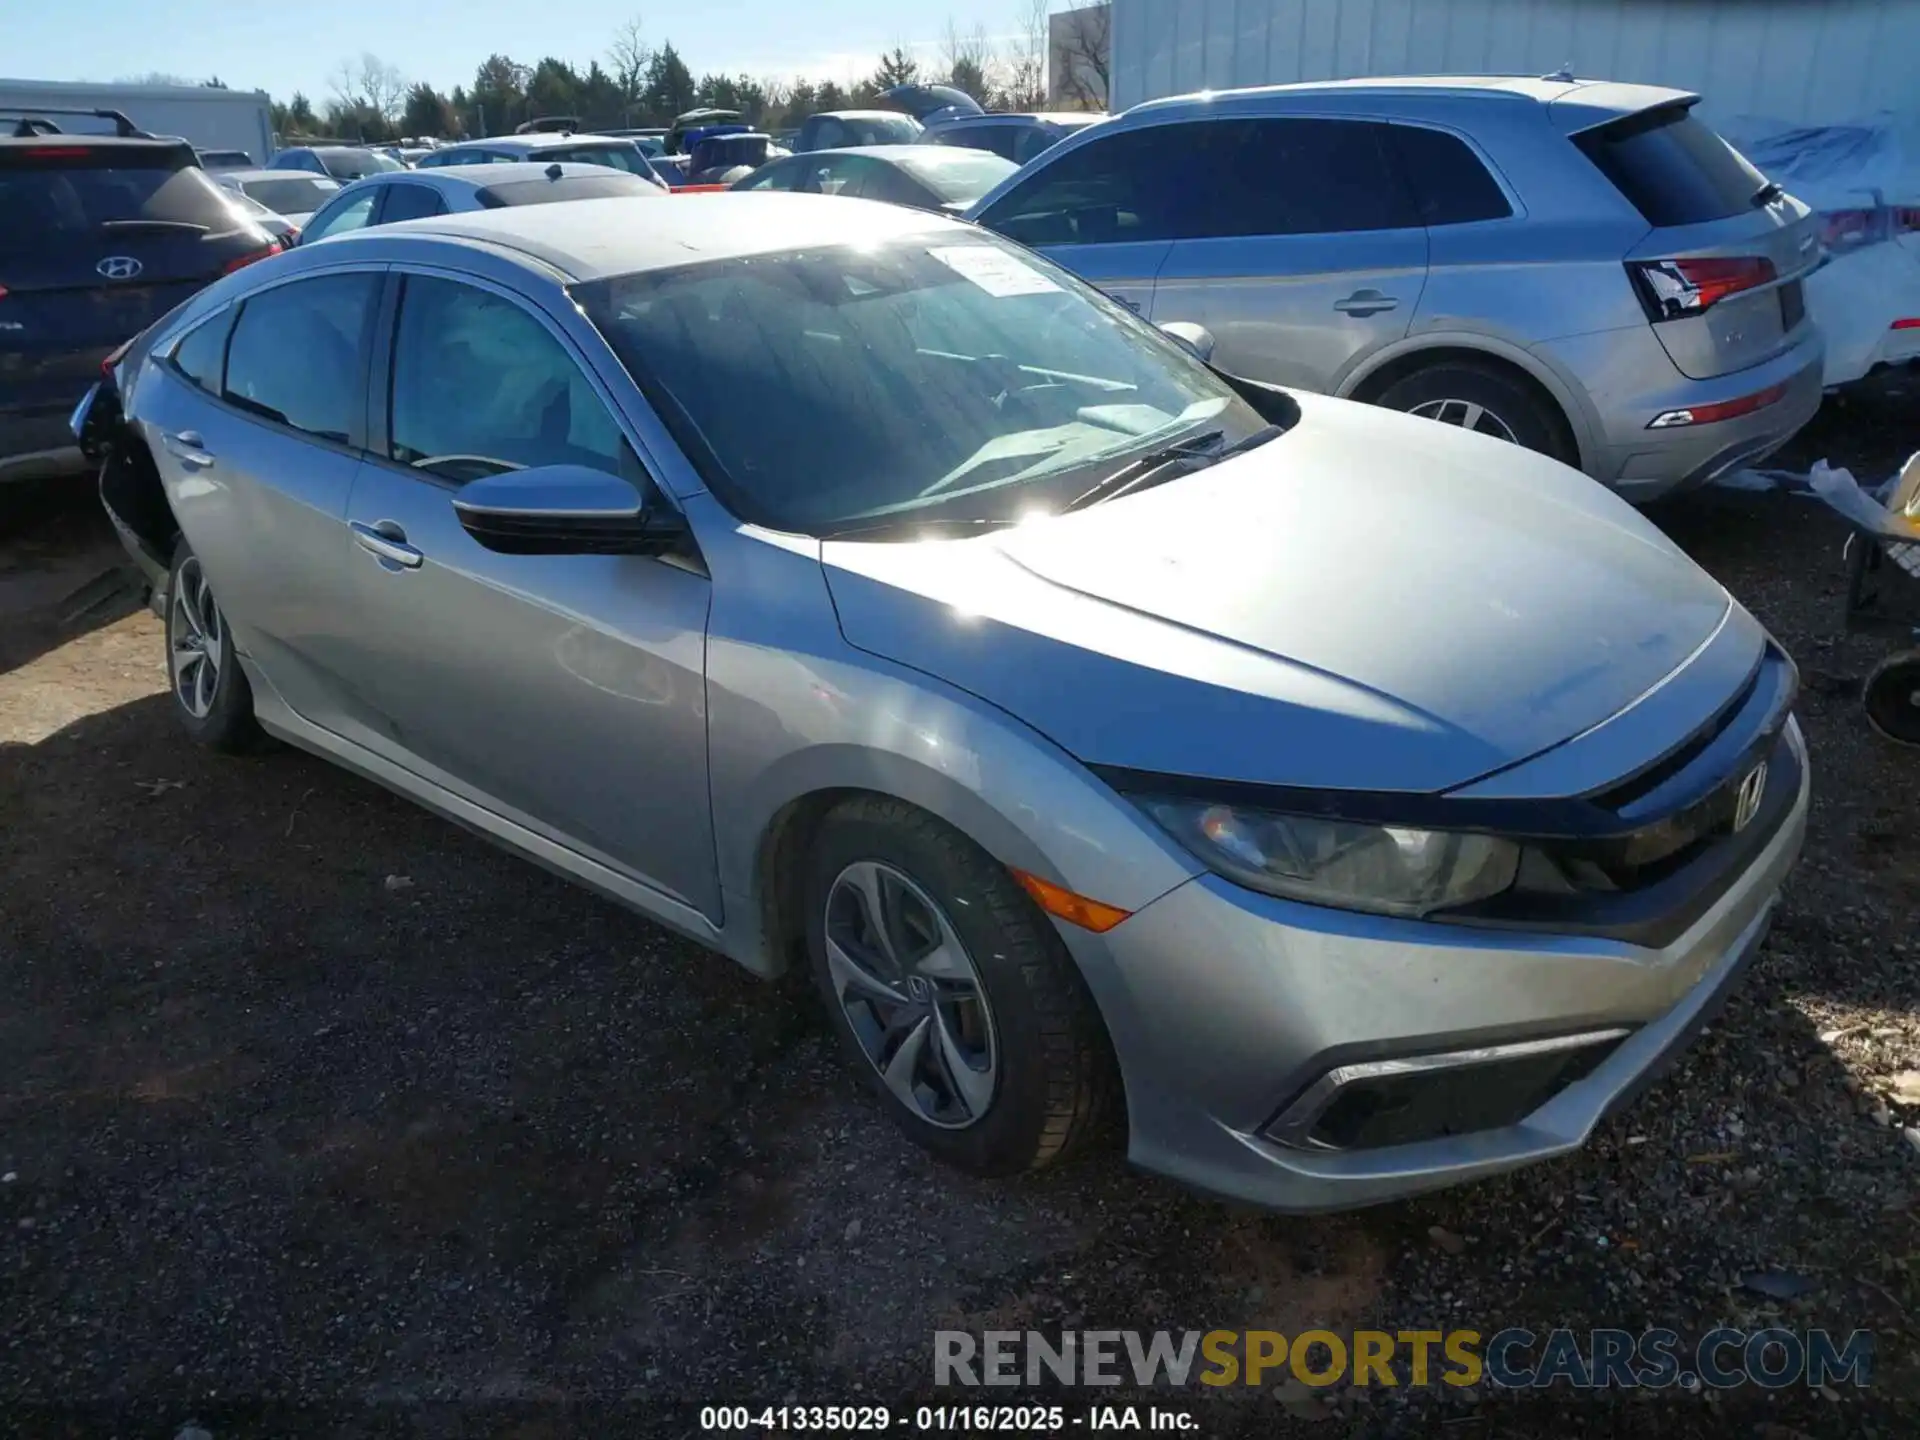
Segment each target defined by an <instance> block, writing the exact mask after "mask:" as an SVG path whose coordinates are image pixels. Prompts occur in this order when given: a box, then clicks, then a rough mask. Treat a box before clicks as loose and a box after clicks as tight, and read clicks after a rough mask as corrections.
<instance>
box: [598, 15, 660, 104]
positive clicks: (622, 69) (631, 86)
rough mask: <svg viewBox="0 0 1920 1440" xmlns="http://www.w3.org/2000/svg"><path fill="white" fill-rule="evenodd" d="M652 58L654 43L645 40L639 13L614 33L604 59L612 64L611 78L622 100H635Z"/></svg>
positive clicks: (643, 86)
mask: <svg viewBox="0 0 1920 1440" xmlns="http://www.w3.org/2000/svg"><path fill="white" fill-rule="evenodd" d="M652 59H653V46H651V45H649V44H648V43H647V37H646V31H645V30H644V29H643V28H642V26H641V24H640V17H639V16H638V15H635V16H633V17H632V18H631V19H629V20H627V21H626V23H625V24H623V25H621V26H620V28H619V29H618V30H615V31H614V32H613V43H612V44H610V45H609V46H608V47H607V60H608V63H609V64H610V65H611V66H612V67H613V78H614V80H615V81H616V82H617V83H618V84H619V86H620V96H621V98H622V99H623V100H627V101H629V102H630V101H632V100H634V99H635V98H636V97H637V96H638V95H639V94H640V92H641V90H642V89H644V88H645V87H646V81H647V62H648V61H650V60H652Z"/></svg>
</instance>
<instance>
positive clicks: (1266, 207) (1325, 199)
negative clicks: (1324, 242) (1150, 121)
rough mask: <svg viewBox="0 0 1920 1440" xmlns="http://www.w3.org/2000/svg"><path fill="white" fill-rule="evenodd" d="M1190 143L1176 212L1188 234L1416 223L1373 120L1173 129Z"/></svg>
mask: <svg viewBox="0 0 1920 1440" xmlns="http://www.w3.org/2000/svg"><path fill="white" fill-rule="evenodd" d="M1168 128H1169V129H1170V130H1177V131H1179V132H1181V133H1182V134H1183V135H1184V136H1185V138H1186V141H1187V144H1186V146H1185V149H1186V151H1187V157H1186V163H1185V164H1184V165H1182V166H1181V167H1179V169H1178V170H1177V171H1176V172H1175V173H1174V174H1173V175H1172V176H1171V177H1170V179H1169V185H1170V188H1171V189H1172V191H1173V195H1172V203H1171V206H1170V213H1171V214H1172V215H1173V216H1175V217H1176V223H1177V224H1178V225H1179V227H1180V229H1181V231H1182V234H1183V236H1184V237H1187V238H1203V237H1204V238H1214V237H1225V236H1251V235H1324V234H1335V233H1339V232H1342V231H1356V230H1397V229H1402V228H1405V227H1408V226H1416V225H1418V224H1419V223H1420V220H1419V218H1418V216H1417V214H1416V213H1415V208H1414V204H1413V200H1412V197H1411V196H1410V195H1409V194H1408V192H1407V189H1406V187H1405V186H1404V185H1403V184H1402V183H1401V181H1400V178H1399V176H1398V174H1397V173H1396V172H1395V170H1394V167H1393V163H1392V161H1391V160H1390V159H1389V158H1388V150H1387V145H1388V137H1389V132H1390V129H1391V127H1389V126H1387V125H1383V124H1379V123H1377V122H1373V121H1360V120H1319V119H1274V120H1217V121H1203V122H1201V123H1199V124H1193V125H1180V126H1170V127H1168Z"/></svg>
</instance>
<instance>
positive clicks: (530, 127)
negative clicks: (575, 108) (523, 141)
mask: <svg viewBox="0 0 1920 1440" xmlns="http://www.w3.org/2000/svg"><path fill="white" fill-rule="evenodd" d="M579 129H580V117H579V116H578V115H539V116H535V117H534V118H533V119H531V120H528V121H526V122H525V123H524V124H520V125H516V126H514V127H513V133H514V134H516V135H555V134H559V135H572V134H575V133H577V132H578V131H579Z"/></svg>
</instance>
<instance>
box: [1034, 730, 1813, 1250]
mask: <svg viewBox="0 0 1920 1440" xmlns="http://www.w3.org/2000/svg"><path fill="white" fill-rule="evenodd" d="M1795 733H1796V738H1795V740H1794V742H1793V743H1795V744H1796V745H1798V744H1799V743H1800V742H1799V741H1798V739H1797V731H1796V732H1795ZM1808 794H1809V779H1808V771H1807V767H1806V766H1805V763H1804V758H1803V760H1802V765H1801V778H1800V785H1799V790H1798V794H1797V795H1796V796H1795V798H1794V801H1793V804H1792V807H1791V809H1790V811H1789V812H1788V815H1787V818H1786V819H1785V820H1784V821H1783V822H1782V823H1781V824H1780V826H1779V828H1778V829H1777V830H1776V831H1775V833H1774V834H1773V836H1772V837H1771V838H1770V839H1769V841H1768V842H1767V844H1766V846H1765V848H1764V849H1762V850H1761V851H1760V853H1759V854H1758V855H1757V856H1756V857H1755V858H1754V860H1753V861H1752V863H1751V864H1750V865H1749V866H1748V868H1747V870H1746V872H1745V874H1743V875H1742V876H1741V877H1740V879H1739V880H1737V881H1736V882H1735V883H1734V884H1733V885H1732V886H1731V887H1730V888H1729V889H1728V890H1727V891H1726V892H1725V893H1724V894H1723V895H1721V897H1720V899H1719V900H1718V901H1717V902H1716V903H1715V904H1714V905H1713V906H1712V907H1711V908H1710V909H1709V910H1708V911H1707V912H1706V913H1705V914H1703V915H1701V916H1700V918H1699V919H1698V920H1696V921H1695V922H1694V923H1693V924H1692V925H1691V926H1689V927H1688V929H1687V930H1686V931H1685V933H1684V934H1682V935H1680V936H1679V937H1678V938H1677V939H1675V940H1674V941H1673V942H1672V943H1671V944H1669V945H1667V946H1666V947H1664V948H1662V949H1658V950H1654V949H1647V948H1642V947H1639V946H1634V945H1630V944H1626V943H1623V942H1620V941H1615V940H1608V939H1598V938H1590V937H1582V936H1573V935H1562V934H1531V933H1515V932H1511V931H1489V930H1468V929H1464V928H1462V927H1459V926H1454V925H1436V924H1426V923H1421V922H1418V921H1405V920H1396V919H1391V918H1386V917H1378V916H1365V915H1357V914H1351V913H1345V912H1338V911H1332V910H1325V909H1320V908H1317V907H1313V906H1306V905H1298V904H1292V903H1289V902H1287V901H1284V900H1280V899H1276V898H1273V897H1269V896H1265V895H1259V894H1255V893H1253V892H1251V891H1248V890H1244V889H1241V888H1240V887H1238V886H1235V885H1233V884H1231V883H1229V882H1227V881H1224V880H1220V879H1218V878H1216V877H1213V876H1202V877H1199V878H1197V879H1194V880H1191V881H1189V882H1188V883H1186V884H1184V885H1182V886H1180V887H1179V888H1178V889H1176V890H1174V891H1172V892H1171V893H1170V894H1168V895H1165V896H1163V897H1161V898H1160V899H1159V900H1156V901H1155V902H1154V903H1153V904H1151V905H1149V906H1147V907H1146V908H1144V909H1142V910H1141V911H1139V912H1138V913H1136V914H1135V915H1133V916H1132V917H1131V918H1130V919H1129V920H1127V922H1126V923H1125V924H1123V925H1120V926H1119V927H1117V928H1116V929H1114V930H1112V931H1109V932H1108V933H1107V934H1106V935H1104V936H1091V935H1088V934H1086V933H1085V932H1079V933H1077V934H1070V935H1068V937H1067V938H1068V943H1069V944H1070V945H1071V946H1072V947H1073V949H1074V951H1075V955H1076V958H1077V959H1078V960H1079V961H1080V964H1081V968H1082V971H1083V973H1085V974H1086V976H1087V978H1088V982H1089V984H1090V986H1091V987H1092V989H1093V991H1094V994H1095V997H1096V999H1097V1000H1098V1002H1099V1004H1100V1007H1101V1010H1102V1013H1103V1015H1104V1017H1105V1019H1106V1021H1107V1026H1108V1030H1109V1032H1110V1034H1111V1035H1112V1038H1113V1042H1114V1048H1115V1052H1116V1054H1117V1055H1118V1057H1119V1060H1120V1066H1121V1071H1122V1074H1123V1077H1124V1079H1125V1083H1126V1092H1127V1107H1128V1115H1129V1123H1130V1127H1131V1136H1130V1144H1129V1155H1130V1158H1131V1159H1133V1160H1134V1162H1135V1163H1137V1164H1139V1165H1141V1166H1142V1167H1144V1168H1146V1169H1149V1170H1154V1171H1158V1172H1161V1173H1163V1174H1166V1175H1168V1176H1171V1177H1172V1178H1174V1179H1177V1180H1180V1181H1181V1182H1183V1183H1185V1184H1188V1185H1191V1186H1193V1187H1195V1188H1197V1189H1201V1190H1205V1191H1209V1192H1212V1193H1214V1194H1217V1195H1221V1196H1225V1197H1228V1198H1231V1199H1234V1200H1239V1201H1243V1202H1246V1203H1250V1204H1253V1205H1258V1206H1261V1207H1263V1208H1267V1209H1272V1210H1280V1211H1292V1212H1301V1211H1318V1210H1336V1209H1346V1208H1350V1207H1353V1206H1359V1205H1369V1204H1374V1203H1378V1202H1381V1201H1386V1200H1394V1199H1398V1198H1401V1197H1404V1196H1408V1195H1413V1194H1417V1193H1420V1192H1422V1191H1426V1190H1433V1189H1438V1188H1440V1187H1442V1186H1447V1185H1452V1184H1456V1183H1459V1182H1461V1181H1465V1180H1472V1179H1476V1178H1479V1177H1482V1176H1486V1175H1492V1174H1497V1173H1499V1172H1501V1171H1505V1170H1511V1169H1514V1168H1516V1167H1518V1166H1521V1165H1526V1164H1529V1163H1532V1162H1534V1161H1538V1160H1545V1159H1549V1158H1551V1157H1553V1156H1555V1155H1561V1154H1565V1153H1567V1152H1568V1151H1571V1150H1573V1149H1576V1148H1577V1147H1578V1146H1579V1145H1581V1144H1582V1143H1583V1142H1584V1141H1585V1139H1586V1137H1587V1135H1588V1134H1589V1133H1590V1132H1591V1131H1592V1129H1593V1127H1594V1126H1595V1125H1596V1124H1598V1123H1599V1121H1600V1120H1601V1119H1602V1118H1603V1117H1604V1116H1605V1115H1607V1114H1608V1113H1609V1111H1610V1110H1612V1109H1614V1108H1616V1107H1617V1106H1619V1105H1621V1104H1624V1103H1625V1102H1626V1101H1627V1100H1628V1099H1629V1098H1631V1097H1632V1095H1633V1094H1635V1093H1636V1092H1637V1089H1638V1088H1639V1087H1641V1086H1643V1085H1644V1084H1646V1083H1647V1082H1648V1081H1649V1079H1650V1078H1651V1077H1652V1076H1654V1075H1655V1074H1656V1073H1657V1072H1658V1071H1659V1070H1660V1069H1661V1068H1662V1067H1663V1066H1664V1065H1665V1064H1666V1063H1667V1062H1668V1061H1669V1060H1670V1059H1671V1057H1672V1056H1673V1054H1675V1053H1676V1052H1677V1051H1678V1050H1679V1049H1681V1048H1682V1047H1684V1045H1685V1044H1686V1042H1687V1040H1688V1039H1689V1038H1690V1037H1691V1036H1692V1034H1693V1033H1695V1032H1696V1031H1697V1030H1698V1029H1699V1027H1700V1026H1701V1025H1702V1024H1703V1023H1704V1021H1705V1019H1706V1018H1707V1017H1708V1016H1710V1015H1711V1014H1712V1012H1713V1011H1714V1009H1715V1008H1716V1007H1717V1006H1718V1005H1719V1003H1720V1002H1721V1001H1722V999H1723V998H1724V996H1725V995H1726V993H1727V991H1728V990H1729V989H1730V987H1731V986H1732V985H1733V983H1734V981H1735V980H1736V978H1737V977H1738V975H1739V973H1740V972H1741V970H1742V969H1743V967H1744V966H1745V965H1746V964H1747V963H1748V962H1749V960H1750V959H1751V958H1752V956H1753V954H1754V952H1755V951H1756V950H1757V949H1758V948H1759V945H1760V942H1761V940H1762V939H1763V938H1764V936H1765V934H1766V930H1767V926H1768V923H1769V921H1770V919H1771V916H1772V913H1773V907H1774V903H1775V900H1776V898H1777V896H1778V894H1779V890H1780V886H1781V883H1782V881H1783V880H1784V879H1785V877H1786V875H1787V873H1788V871H1789V870H1790V869H1791V868H1792V866H1793V864H1794V861H1795V860H1796V859H1797V858H1798V855H1799V852H1800V846H1801V842H1802V839H1803V837H1804V835H1805V831H1806V819H1807V803H1808ZM1608 1030H1624V1031H1625V1032H1626V1034H1625V1038H1623V1039H1620V1040H1619V1041H1618V1043H1617V1044H1616V1045H1615V1046H1614V1047H1613V1048H1612V1049H1611V1051H1610V1052H1609V1053H1608V1054H1607V1055H1606V1058H1605V1059H1604V1060H1602V1061H1601V1062H1600V1063H1599V1064H1598V1065H1597V1066H1596V1067H1594V1068H1592V1069H1591V1070H1590V1071H1589V1072H1588V1073H1586V1074H1585V1075H1584V1077H1583V1078H1580V1079H1577V1080H1574V1081H1573V1082H1572V1083H1570V1084H1568V1085H1566V1086H1565V1088H1563V1089H1560V1090H1559V1091H1558V1092H1557V1093H1554V1094H1553V1095H1552V1096H1551V1097H1550V1098H1548V1099H1547V1100H1546V1101H1545V1102H1544V1103H1542V1104H1541V1105H1540V1106H1539V1108H1537V1109H1535V1110H1534V1111H1533V1112H1532V1113H1530V1114H1528V1115H1527V1116H1526V1117H1525V1118H1524V1119H1523V1120H1521V1121H1520V1122H1518V1123H1516V1124H1509V1125H1505V1126H1503V1127H1501V1128H1497V1129H1489V1130H1479V1131H1474V1132H1472V1133H1467V1134H1457V1135H1448V1136H1445V1137H1443V1138H1439V1139H1429V1140H1419V1141H1415V1142H1413V1143H1407V1144H1393V1145H1381V1146H1376V1147H1372V1148H1355V1149H1346V1150H1329V1149H1312V1148H1303V1147H1300V1146H1297V1145H1291V1144H1283V1143H1280V1142H1278V1141H1275V1140H1272V1139H1269V1138H1267V1136H1266V1135H1265V1134H1264V1133H1263V1131H1264V1130H1265V1129H1266V1127H1268V1126H1269V1124H1270V1123H1271V1122H1272V1121H1273V1120H1274V1119H1275V1117H1276V1116H1277V1115H1279V1114H1281V1113H1282V1111H1283V1110H1284V1109H1285V1108H1286V1107H1287V1106H1288V1105H1289V1103H1290V1102H1291V1101H1293V1100H1294V1099H1295V1098H1296V1097H1298V1096H1299V1095H1300V1094H1301V1093H1302V1092H1303V1091H1305V1090H1306V1089H1307V1088H1308V1087H1310V1086H1311V1085H1312V1084H1313V1082H1314V1081H1315V1080H1316V1078H1317V1077H1320V1076H1322V1075H1324V1074H1325V1073H1326V1072H1327V1071H1328V1070H1330V1069H1332V1068H1334V1067H1336V1066H1340V1065H1344V1064H1348V1063H1349V1062H1352V1061H1355V1060H1364V1059H1368V1058H1377V1057H1380V1056H1386V1055H1396V1054H1398V1055H1414V1054H1434V1053H1437V1052H1445V1051H1459V1050H1466V1049H1471V1048H1477V1047H1488V1046H1499V1045H1507V1044H1512V1043H1514V1042H1525V1041H1528V1040H1535V1039H1541V1038H1545V1037H1553V1036H1566V1035H1572V1034H1581V1033H1586V1032H1605V1031H1608Z"/></svg>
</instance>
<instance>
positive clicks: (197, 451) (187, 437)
mask: <svg viewBox="0 0 1920 1440" xmlns="http://www.w3.org/2000/svg"><path fill="white" fill-rule="evenodd" d="M160 443H161V444H162V445H164V446H166V449H167V453H168V454H169V455H171V456H173V458H174V459H176V460H178V461H179V462H180V463H181V464H182V465H189V466H194V467H197V468H204V467H206V466H208V465H211V464H213V456H212V455H211V454H209V453H208V451H207V449H206V442H205V441H204V440H202V439H201V438H200V432H199V431H198V430H182V431H179V432H178V433H175V432H173V431H171V430H169V431H163V432H162V433H161V436H160Z"/></svg>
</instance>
